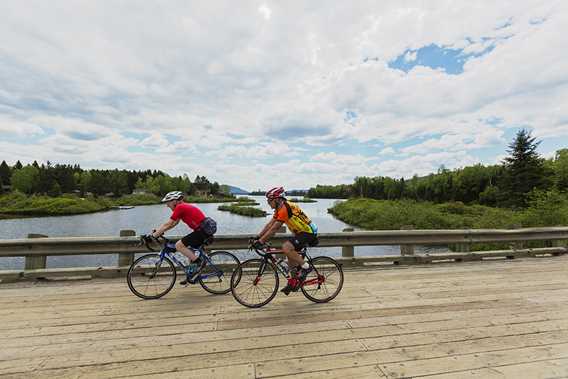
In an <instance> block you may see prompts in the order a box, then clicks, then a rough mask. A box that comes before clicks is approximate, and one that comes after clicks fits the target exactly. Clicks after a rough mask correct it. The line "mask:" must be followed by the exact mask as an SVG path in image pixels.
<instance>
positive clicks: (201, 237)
mask: <svg viewBox="0 0 568 379" xmlns="http://www.w3.org/2000/svg"><path fill="white" fill-rule="evenodd" d="M209 237H210V235H208V234H206V233H204V232H203V231H201V230H199V229H198V230H194V231H193V232H191V233H189V234H188V235H187V236H185V237H183V238H182V239H181V243H183V245H184V246H185V247H193V248H194V249H197V248H198V247H201V245H203V242H205V240H206V239H207V238H209Z"/></svg>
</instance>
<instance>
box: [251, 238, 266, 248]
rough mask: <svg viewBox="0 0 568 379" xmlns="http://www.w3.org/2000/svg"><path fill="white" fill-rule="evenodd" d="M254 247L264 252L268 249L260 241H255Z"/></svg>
mask: <svg viewBox="0 0 568 379" xmlns="http://www.w3.org/2000/svg"><path fill="white" fill-rule="evenodd" d="M252 247H254V248H255V249H257V250H264V249H265V248H266V244H264V243H262V242H260V240H257V239H255V240H254V241H253V243H252Z"/></svg>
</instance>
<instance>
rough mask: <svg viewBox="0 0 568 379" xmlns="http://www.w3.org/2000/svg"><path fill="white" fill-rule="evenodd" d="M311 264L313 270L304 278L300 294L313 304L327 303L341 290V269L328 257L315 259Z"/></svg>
mask: <svg viewBox="0 0 568 379" xmlns="http://www.w3.org/2000/svg"><path fill="white" fill-rule="evenodd" d="M311 264H312V266H313V268H314V269H313V270H312V271H311V272H310V273H309V274H308V276H307V277H306V280H305V281H304V284H303V286H302V293H303V294H304V296H305V297H307V298H308V299H309V300H311V301H313V302H314V303H327V302H328V301H330V300H332V299H334V298H335V297H336V296H337V295H338V294H339V292H340V291H341V288H343V269H342V268H341V265H340V264H339V263H337V261H336V260H335V259H333V258H329V257H316V258H314V259H312V261H311Z"/></svg>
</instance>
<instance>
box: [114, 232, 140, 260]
mask: <svg viewBox="0 0 568 379" xmlns="http://www.w3.org/2000/svg"><path fill="white" fill-rule="evenodd" d="M135 235H136V231H134V230H128V229H127V230H121V231H120V236H121V237H132V236H135ZM133 262H134V253H119V254H118V267H126V266H130V265H131V264H132V263H133Z"/></svg>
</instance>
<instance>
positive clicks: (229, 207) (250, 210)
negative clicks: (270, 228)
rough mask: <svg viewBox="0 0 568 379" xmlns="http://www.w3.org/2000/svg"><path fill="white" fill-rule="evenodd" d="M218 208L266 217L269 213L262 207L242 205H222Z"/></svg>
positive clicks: (244, 214) (242, 214) (235, 212)
mask: <svg viewBox="0 0 568 379" xmlns="http://www.w3.org/2000/svg"><path fill="white" fill-rule="evenodd" d="M217 209H218V210H220V211H225V212H231V213H233V214H237V215H241V216H247V217H266V215H267V213H266V212H265V211H263V210H262V209H258V208H254V207H247V206H240V205H220V206H219V207H218V208H217Z"/></svg>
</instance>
